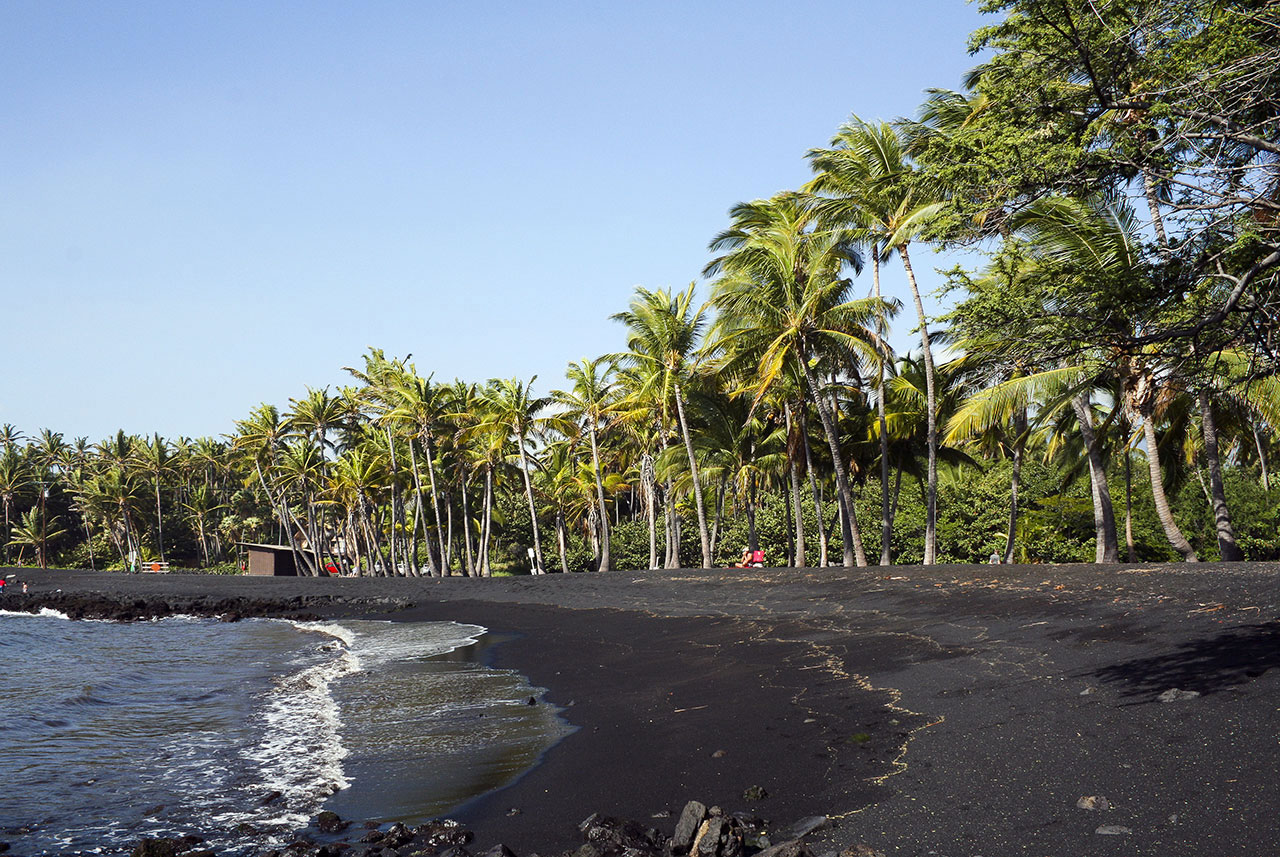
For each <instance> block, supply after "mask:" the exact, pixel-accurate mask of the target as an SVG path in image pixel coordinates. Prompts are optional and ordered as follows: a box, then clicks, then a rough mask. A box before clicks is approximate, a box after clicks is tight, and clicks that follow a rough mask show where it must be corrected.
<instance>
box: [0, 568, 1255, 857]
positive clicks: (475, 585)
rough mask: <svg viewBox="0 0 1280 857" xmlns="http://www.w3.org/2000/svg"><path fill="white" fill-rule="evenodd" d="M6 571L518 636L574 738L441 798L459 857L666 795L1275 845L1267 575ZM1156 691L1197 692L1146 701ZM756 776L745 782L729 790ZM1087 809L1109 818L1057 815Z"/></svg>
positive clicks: (539, 841)
mask: <svg viewBox="0 0 1280 857" xmlns="http://www.w3.org/2000/svg"><path fill="white" fill-rule="evenodd" d="M9 573H14V572H12V571H10V570H6V571H5V574H9ZM17 574H18V578H17V579H18V580H27V581H29V582H30V583H31V586H32V596H33V597H34V598H37V599H44V598H46V597H48V596H50V595H52V594H54V593H53V590H55V589H62V590H63V595H65V596H70V595H71V594H72V593H74V594H76V595H86V596H93V597H102V598H109V599H113V600H117V601H121V602H127V603H130V604H134V605H136V604H137V602H139V601H141V602H142V604H143V605H144V606H147V605H154V604H163V605H165V606H166V607H174V606H182V605H184V604H185V605H186V606H187V607H190V606H191V605H192V604H197V605H205V606H209V605H216V604H223V605H226V604H230V605H232V607H233V608H234V609H235V610H236V612H239V610H246V609H272V610H293V611H299V612H310V613H314V614H316V615H318V616H320V617H321V618H342V617H344V616H352V617H360V618H382V619H393V620H398V621H419V620H424V619H449V620H453V621H459V622H470V623H473V624H479V625H483V626H484V627H486V628H488V629H489V630H490V631H491V632H494V633H502V634H516V635H519V637H520V639H519V641H518V643H517V644H516V645H499V646H497V647H495V649H494V650H492V653H491V659H492V662H493V663H494V665H495V666H497V667H499V668H504V669H513V670H515V671H516V672H519V673H521V674H522V675H524V676H525V677H526V678H528V679H529V681H530V682H531V683H532V684H533V685H535V686H540V687H545V688H547V693H546V694H545V699H546V700H547V701H548V702H550V703H552V704H555V705H557V706H559V707H561V708H562V709H563V716H564V717H565V719H566V720H568V721H569V722H570V723H571V724H573V725H574V726H576V727H578V731H577V732H575V733H574V734H572V735H570V736H569V737H568V738H566V739H563V740H562V741H560V742H559V743H558V744H556V745H554V746H553V747H552V748H551V749H550V750H549V751H548V752H547V753H545V754H544V756H543V759H542V761H541V762H540V763H539V764H538V765H537V766H535V767H534V768H533V769H531V770H530V771H528V772H526V773H525V774H524V775H523V776H522V777H521V778H519V779H518V780H517V781H516V782H515V783H513V784H511V785H509V786H507V787H505V788H503V789H500V790H498V791H497V792H493V793H490V794H489V795H486V796H483V797H481V798H478V799H476V800H474V801H472V802H470V803H468V804H466V805H464V806H463V807H461V808H460V810H459V811H458V812H456V813H454V816H455V817H457V818H458V819H459V820H460V821H462V822H463V823H464V824H465V825H466V826H467V827H468V828H470V829H472V830H474V831H475V833H476V835H477V839H476V842H475V845H476V846H477V847H478V848H480V849H484V848H488V847H489V846H491V845H495V844H497V843H503V844H506V845H507V846H509V847H511V848H513V849H515V851H516V853H518V854H520V855H527V854H528V853H529V852H530V851H537V852H539V853H554V852H558V851H562V850H566V849H571V848H575V847H577V846H578V845H580V844H581V841H582V840H581V835H580V834H578V833H577V831H576V829H575V828H576V825H577V824H578V823H579V822H581V821H582V820H583V819H584V818H586V817H587V816H589V815H591V814H592V813H594V812H600V813H603V814H605V815H614V816H619V817H623V818H631V819H634V820H635V821H637V822H640V823H641V824H642V825H645V826H653V827H658V828H659V829H661V830H663V831H664V832H665V833H668V834H669V833H670V828H671V827H672V826H673V825H674V824H675V820H676V817H677V816H678V815H679V813H680V811H681V808H682V807H683V806H684V803H685V802H686V801H688V800H698V801H702V802H704V803H707V804H708V805H710V804H712V803H717V804H720V805H721V806H723V807H724V809H725V810H726V812H729V813H732V812H735V811H741V812H745V813H748V814H751V815H758V816H763V817H765V818H768V819H770V820H771V821H772V822H773V828H774V829H775V830H776V829H778V828H782V827H786V826H789V825H791V824H793V823H795V822H797V821H799V820H800V819H802V818H804V817H806V816H814V815H825V816H830V817H832V818H833V819H834V821H833V823H830V824H829V825H828V826H827V827H825V829H822V830H818V831H816V832H814V833H812V834H811V835H810V836H809V837H808V838H809V840H810V847H811V848H812V849H813V850H814V852H815V853H818V854H822V853H825V852H827V851H831V852H839V851H843V850H845V849H850V848H857V847H859V846H861V847H862V848H864V849H870V850H864V851H863V852H862V853H868V854H869V853H874V852H876V851H881V852H883V853H885V854H922V855H923V854H926V853H928V851H930V850H935V851H937V852H938V853H940V854H946V853H951V852H952V851H955V852H956V853H1000V854H1016V853H1029V854H1030V853H1035V854H1064V855H1065V854H1077V853H1086V852H1091V851H1093V850H1096V849H1098V848H1100V847H1104V846H1106V845H1107V843H1109V842H1110V843H1115V842H1118V841H1121V840H1123V841H1124V842H1125V845H1124V846H1115V845H1112V846H1110V847H1123V848H1125V849H1126V853H1137V854H1188V855H1190V854H1197V853H1204V851H1205V850H1206V849H1207V848H1209V847H1213V848H1214V849H1216V850H1221V851H1223V852H1224V853H1232V854H1242V855H1249V854H1264V853H1269V851H1270V846H1269V844H1268V843H1270V842H1274V841H1280V824H1278V823H1277V820H1276V819H1277V812H1276V810H1277V809H1280V790H1278V789H1277V787H1276V786H1275V785H1273V783H1272V779H1273V775H1272V773H1271V771H1272V770H1274V767H1275V766H1276V765H1277V764H1280V754H1278V753H1277V749H1276V746H1275V741H1274V734H1276V731H1277V727H1280V721H1277V718H1276V706H1275V704H1274V699H1275V698H1277V697H1276V692H1277V690H1280V680H1278V679H1280V671H1277V670H1274V669H1273V667H1274V666H1278V665H1280V661H1278V656H1277V654H1275V653H1274V650H1275V648H1276V647H1275V645H1274V643H1275V642H1276V640H1277V638H1278V636H1277V635H1278V632H1277V629H1276V617H1277V615H1278V614H1280V584H1278V583H1277V581H1280V565H1277V564H1275V563H1267V564H1244V563H1233V564H1214V565H1210V564H1202V565H1201V566H1200V567H1189V566H1172V565H1170V566H1135V567H1126V566H1118V567H1111V568H1099V567H1096V566H998V567H997V566H991V567H987V566H934V567H931V568H927V569H926V568H920V567H892V568H886V569H874V568H873V569H862V570H853V569H849V570H846V569H821V570H815V569H810V570H793V569H777V570H774V569H765V570H753V571H751V572H745V573H744V572H741V571H727V570H719V571H689V570H685V571H671V572H610V573H608V574H605V575H571V576H568V577H560V576H558V575H556V576H547V577H543V578H510V579H501V580H470V579H462V578H448V579H443V580H439V579H379V578H361V579H329V580H325V579H314V578H303V579H286V578H268V579H248V578H242V577H221V576H205V575H174V576H167V577H166V576H164V575H145V576H144V575H127V574H120V573H106V572H100V573H91V572H58V571H50V572H39V571H31V570H22V571H19V572H17ZM11 582H12V581H11ZM20 597H21V596H17V597H15V596H14V595H13V594H12V593H10V594H9V595H7V596H6V597H5V601H6V602H8V603H6V604H4V605H2V606H4V607H6V608H11V607H12V605H13V603H14V602H16V601H17V600H19V598H20ZM236 599H242V601H237V600H236ZM237 605H239V606H238V607H237ZM268 605H269V606H268ZM1168 690H1181V691H1183V692H1185V693H1188V694H1196V695H1195V696H1187V697H1185V699H1183V700H1179V701H1177V702H1169V703H1163V702H1160V701H1158V700H1159V695H1160V694H1161V693H1164V692H1166V691H1168ZM809 721H811V722H809ZM893 721H897V722H896V723H895V722H893ZM721 751H722V752H721ZM1237 753H1239V754H1241V756H1242V758H1240V759H1236V758H1234V756H1235V754H1237ZM753 786H759V787H762V788H763V789H764V791H765V792H767V793H768V796H767V797H764V798H763V799H760V800H748V799H747V798H746V797H744V795H745V794H746V793H747V790H748V789H750V788H751V787H753ZM1091 796H1102V797H1106V798H1107V805H1108V806H1110V807H1112V809H1109V810H1106V811H1097V810H1086V809H1081V808H1079V807H1078V806H1077V803H1078V802H1079V800H1080V799H1081V798H1085V797H1091ZM513 808H515V809H518V810H519V813H518V814H509V813H510V811H511V810H512V809H513ZM664 813H666V815H665V816H664V817H661V818H655V817H654V816H655V815H658V816H661V815H663V814H664ZM1102 828H1116V829H1123V830H1127V831H1130V832H1129V833H1123V832H1119V833H1100V832H1099V831H1100V830H1101V829H1102ZM775 841H777V840H776V839H775ZM966 849H968V850H966ZM855 853H857V852H855Z"/></svg>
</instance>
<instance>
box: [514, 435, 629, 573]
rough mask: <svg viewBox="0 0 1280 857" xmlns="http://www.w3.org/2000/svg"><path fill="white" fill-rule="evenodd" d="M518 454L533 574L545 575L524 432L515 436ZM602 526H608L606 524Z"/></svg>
mask: <svg viewBox="0 0 1280 857" xmlns="http://www.w3.org/2000/svg"><path fill="white" fill-rule="evenodd" d="M516 447H517V449H518V450H519V452H520V472H521V473H523V474H524V495H525V497H526V498H527V499H528V500H529V526H530V528H531V529H532V530H533V573H534V574H546V573H547V572H546V570H545V568H544V567H543V564H542V539H541V538H540V537H539V535H538V510H537V509H536V508H534V505H533V480H531V479H530V478H529V459H528V457H527V456H526V455H525V452H524V432H518V433H517V434H516ZM604 526H606V527H607V526H608V524H607V523H606V524H605V525H604Z"/></svg>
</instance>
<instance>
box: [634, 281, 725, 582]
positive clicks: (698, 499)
mask: <svg viewBox="0 0 1280 857" xmlns="http://www.w3.org/2000/svg"><path fill="white" fill-rule="evenodd" d="M695 286H696V283H690V284H689V288H687V289H685V290H684V291H683V292H678V293H675V294H672V293H671V292H669V291H667V290H666V289H658V290H657V291H653V292H651V291H649V290H648V289H646V288H644V287H640V286H638V287H637V288H636V296H635V298H633V299H632V301H631V306H630V308H629V309H627V311H626V312H620V313H616V314H614V315H613V316H611V318H612V319H613V320H614V321H620V322H622V323H623V324H625V325H626V326H627V350H626V351H624V352H622V353H621V354H615V355H613V356H612V358H611V359H613V360H616V361H617V362H618V363H621V364H623V365H626V366H634V367H637V368H640V369H643V370H644V371H643V373H642V374H643V375H644V377H645V378H646V381H647V383H648V384H649V385H652V386H653V387H654V388H655V392H657V394H658V401H660V402H661V407H662V412H663V414H662V415H663V424H664V425H670V424H671V420H670V419H669V418H668V416H667V407H668V403H669V402H674V404H675V411H676V422H677V424H678V426H679V430H680V435H681V437H682V439H683V440H684V448H685V454H686V455H687V456H688V459H689V473H690V476H691V478H692V485H693V502H694V508H695V510H696V511H697V515H698V537H699V539H700V540H701V543H702V567H703V568H711V534H710V531H709V530H708V529H707V511H706V506H705V505H704V503H703V500H702V481H701V477H700V475H699V472H698V462H697V459H696V457H695V456H694V453H693V438H692V436H691V435H690V433H689V422H688V420H687V419H686V416H685V387H686V386H687V384H688V383H689V381H690V379H691V378H692V377H693V374H694V371H695V370H696V368H697V365H698V361H699V359H700V357H701V355H700V353H699V352H698V350H697V349H698V343H699V341H700V340H701V338H702V332H703V330H704V328H705V327H706V306H705V305H704V306H701V307H694V305H693V299H694V288H695Z"/></svg>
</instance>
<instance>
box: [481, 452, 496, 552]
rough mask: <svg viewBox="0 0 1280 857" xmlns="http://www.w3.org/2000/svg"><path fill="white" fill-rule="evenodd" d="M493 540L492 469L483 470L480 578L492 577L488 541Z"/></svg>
mask: <svg viewBox="0 0 1280 857" xmlns="http://www.w3.org/2000/svg"><path fill="white" fill-rule="evenodd" d="M492 538H493V468H492V467H485V470H484V524H483V527H482V529H481V533H480V576H481V577H492V576H493V569H492V568H491V567H490V566H489V540H490V539H492Z"/></svg>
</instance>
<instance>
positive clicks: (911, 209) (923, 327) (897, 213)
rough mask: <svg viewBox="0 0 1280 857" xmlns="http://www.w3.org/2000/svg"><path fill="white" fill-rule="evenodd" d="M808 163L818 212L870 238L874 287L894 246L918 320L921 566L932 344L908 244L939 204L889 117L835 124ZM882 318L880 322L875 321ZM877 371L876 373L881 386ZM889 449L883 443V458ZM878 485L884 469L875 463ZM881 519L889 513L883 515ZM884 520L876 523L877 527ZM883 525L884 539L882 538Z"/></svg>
mask: <svg viewBox="0 0 1280 857" xmlns="http://www.w3.org/2000/svg"><path fill="white" fill-rule="evenodd" d="M808 157H809V162H810V165H811V166H812V167H813V169H814V172H815V173H816V176H815V177H814V179H813V181H812V182H810V184H809V186H808V188H809V189H810V190H812V191H813V192H816V193H820V194H823V195H824V196H825V197H826V202H824V203H822V204H820V208H819V211H820V212H821V214H822V216H823V217H824V218H826V219H828V220H829V221H831V222H835V223H840V224H843V225H844V226H845V227H846V228H849V229H854V230H858V231H860V232H861V234H862V235H864V236H865V239H866V240H867V241H868V243H870V244H871V247H872V252H871V258H872V263H873V274H874V275H875V282H876V289H877V292H878V289H879V261H880V260H881V259H883V258H887V256H888V254H889V253H891V252H896V253H897V254H898V257H899V258H900V259H901V260H902V267H903V270H904V271H905V272H906V275H907V282H908V284H910V286H911V297H912V300H913V301H914V303H915V309H916V317H917V320H918V321H919V324H920V347H921V353H922V356H923V358H924V367H925V383H926V394H927V407H926V416H927V419H928V440H927V445H928V456H929V464H928V481H929V484H928V503H927V512H926V517H925V544H924V564H925V565H932V564H933V563H934V562H936V561H937V553H938V547H937V521H938V420H937V410H936V409H937V392H936V389H935V386H936V384H935V380H934V375H935V368H934V361H933V349H932V347H931V345H930V340H929V327H928V318H927V317H926V316H925V312H924V303H923V302H922V301H921V299H920V286H919V284H918V283H917V282H916V277H915V271H914V270H913V269H912V267H911V256H910V253H909V252H908V250H907V248H908V245H909V244H910V243H911V242H912V241H913V240H915V239H916V238H918V237H920V235H921V234H922V233H923V232H924V231H925V230H926V229H927V228H928V227H929V225H930V224H931V222H932V221H933V220H934V219H935V218H936V217H937V215H938V214H939V212H940V211H941V209H942V205H943V203H942V202H941V200H940V198H939V194H938V193H937V192H936V189H935V188H933V187H931V186H930V185H929V184H927V183H925V182H923V181H921V180H920V178H919V177H918V176H917V175H915V174H914V172H913V169H912V167H911V164H910V162H909V160H908V158H907V154H906V151H905V149H904V146H903V140H902V137H901V136H900V134H899V132H898V131H897V130H896V129H895V128H894V127H893V126H892V125H889V124H888V123H884V122H881V123H879V124H872V123H869V122H865V121H864V120H862V119H859V118H858V117H857V116H854V117H853V118H852V119H850V120H849V122H847V123H846V124H844V125H842V126H841V127H840V130H839V131H838V132H837V133H836V136H835V137H834V138H833V139H832V141H831V148H828V149H813V150H811V151H810V152H809V155H808ZM881 321H883V320H881ZM882 385H883V377H881V386H882ZM879 416H880V417H881V436H882V437H883V436H885V434H886V433H885V428H884V423H883V418H884V413H883V411H881V412H880V415H879ZM886 453H887V450H885V449H884V447H883V446H882V447H881V456H882V459H883V457H884V456H885V454H886ZM881 479H882V482H883V484H887V482H888V473H887V470H885V469H884V468H883V467H882V469H881ZM886 518H887V515H886ZM883 525H884V524H883V522H882V526H883ZM888 535H889V532H888V528H887V527H886V528H885V536H886V538H885V539H884V543H885V544H888V541H889V540H888V538H887V536H888Z"/></svg>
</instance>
